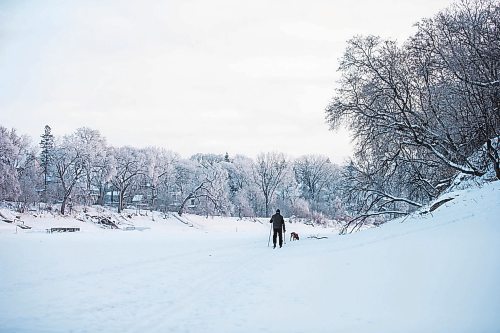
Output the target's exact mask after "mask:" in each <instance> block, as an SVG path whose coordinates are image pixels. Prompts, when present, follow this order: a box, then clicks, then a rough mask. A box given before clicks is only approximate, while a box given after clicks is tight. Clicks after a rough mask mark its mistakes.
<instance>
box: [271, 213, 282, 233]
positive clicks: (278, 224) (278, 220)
mask: <svg viewBox="0 0 500 333" xmlns="http://www.w3.org/2000/svg"><path fill="white" fill-rule="evenodd" d="M269 223H272V224H273V228H274V229H278V230H279V229H281V228H283V231H286V228H285V220H284V219H283V216H281V214H280V213H276V214H274V215H273V217H271V220H270V221H269Z"/></svg>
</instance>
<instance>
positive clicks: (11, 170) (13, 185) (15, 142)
mask: <svg viewBox="0 0 500 333" xmlns="http://www.w3.org/2000/svg"><path fill="white" fill-rule="evenodd" d="M21 140H22V138H21V137H19V136H18V135H17V133H16V131H15V130H14V129H12V130H8V129H7V128H5V127H3V126H0V200H5V199H8V200H16V199H17V198H18V197H19V195H20V194H21V189H20V186H19V177H18V171H17V167H18V164H19V159H20V155H21V149H22V147H21V142H20V141H21Z"/></svg>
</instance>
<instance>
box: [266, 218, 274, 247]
mask: <svg viewBox="0 0 500 333" xmlns="http://www.w3.org/2000/svg"><path fill="white" fill-rule="evenodd" d="M271 231H273V225H272V224H271V228H270V229H269V239H268V240H267V247H269V243H271Z"/></svg>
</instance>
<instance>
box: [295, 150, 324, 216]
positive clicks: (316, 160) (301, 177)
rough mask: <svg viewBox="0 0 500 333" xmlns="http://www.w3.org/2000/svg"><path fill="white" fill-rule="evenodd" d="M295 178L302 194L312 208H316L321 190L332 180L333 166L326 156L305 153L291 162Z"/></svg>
mask: <svg viewBox="0 0 500 333" xmlns="http://www.w3.org/2000/svg"><path fill="white" fill-rule="evenodd" d="M293 171H294V174H295V179H296V180H297V183H298V184H299V186H300V189H301V191H302V196H303V197H304V198H305V199H306V200H308V201H309V202H310V203H311V208H312V209H318V208H319V204H320V201H321V199H322V198H321V192H322V191H323V189H325V187H326V186H327V184H328V183H330V182H332V181H333V177H334V167H333V165H332V163H331V162H330V160H329V158H328V157H326V156H319V155H306V156H302V157H300V158H298V159H296V160H295V161H294V163H293Z"/></svg>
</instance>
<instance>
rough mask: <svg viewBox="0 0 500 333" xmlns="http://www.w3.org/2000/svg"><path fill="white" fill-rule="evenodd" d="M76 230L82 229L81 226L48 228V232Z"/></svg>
mask: <svg viewBox="0 0 500 333" xmlns="http://www.w3.org/2000/svg"><path fill="white" fill-rule="evenodd" d="M76 231H80V228H66V227H57V228H49V229H47V232H48V233H50V234H51V233H53V232H76Z"/></svg>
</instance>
